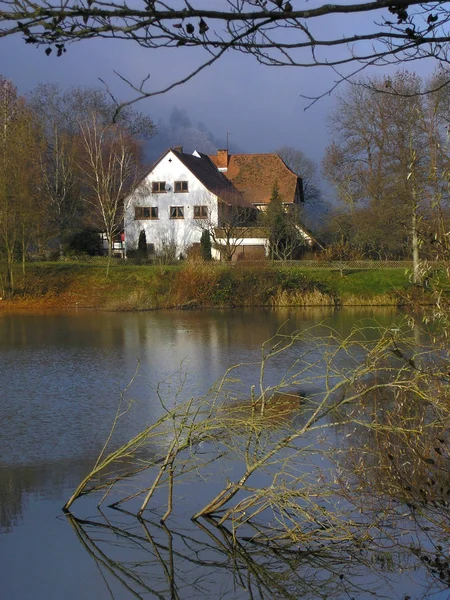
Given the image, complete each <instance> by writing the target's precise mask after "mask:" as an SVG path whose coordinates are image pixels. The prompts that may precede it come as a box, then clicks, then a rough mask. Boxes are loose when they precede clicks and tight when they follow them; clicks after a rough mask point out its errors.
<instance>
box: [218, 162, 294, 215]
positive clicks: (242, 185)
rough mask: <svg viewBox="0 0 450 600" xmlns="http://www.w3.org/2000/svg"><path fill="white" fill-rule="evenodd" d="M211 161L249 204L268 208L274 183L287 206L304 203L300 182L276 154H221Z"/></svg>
mask: <svg viewBox="0 0 450 600" xmlns="http://www.w3.org/2000/svg"><path fill="white" fill-rule="evenodd" d="M210 159H211V160H212V162H213V163H214V164H215V165H216V167H217V168H218V169H220V170H221V171H222V173H223V174H224V175H225V176H226V177H227V179H229V180H230V181H231V182H232V183H233V185H234V187H235V188H236V189H237V190H239V191H240V192H242V193H243V194H244V196H245V198H246V199H247V201H248V202H251V203H253V204H267V203H268V202H269V201H270V197H271V195H272V190H273V187H274V184H275V182H277V183H278V188H279V191H280V195H281V196H282V199H283V202H284V203H289V204H291V203H294V202H300V201H301V200H302V198H301V180H300V179H299V177H297V175H296V174H295V173H293V172H292V171H291V170H290V169H289V167H288V166H287V165H286V164H285V163H284V162H283V161H282V160H281V158H280V157H279V156H278V155H277V154H232V155H228V153H227V151H226V150H219V151H218V153H217V154H216V155H213V156H210ZM227 159H228V160H227ZM224 169H226V170H224Z"/></svg>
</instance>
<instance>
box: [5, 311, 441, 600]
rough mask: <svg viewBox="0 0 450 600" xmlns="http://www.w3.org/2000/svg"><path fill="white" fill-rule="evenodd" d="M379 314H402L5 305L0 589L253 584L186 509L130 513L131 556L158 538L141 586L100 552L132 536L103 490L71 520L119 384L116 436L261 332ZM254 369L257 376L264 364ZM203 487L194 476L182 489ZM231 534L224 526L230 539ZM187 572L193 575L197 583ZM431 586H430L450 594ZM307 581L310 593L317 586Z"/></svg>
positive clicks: (96, 591)
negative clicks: (177, 518)
mask: <svg viewBox="0 0 450 600" xmlns="http://www.w3.org/2000/svg"><path fill="white" fill-rule="evenodd" d="M373 316H375V317H376V319H377V321H378V323H380V324H381V325H383V326H390V325H391V324H392V326H395V322H396V320H398V319H400V318H401V315H399V314H398V313H396V312H393V311H390V310H384V311H377V312H376V313H375V315H374V314H373V313H372V312H368V311H361V310H355V311H339V312H333V311H331V310H297V309H295V310H294V309H292V310H288V309H285V310H236V311H198V312H197V311H194V312H187V311H170V312H169V311H167V312H166V311H158V312H151V313H94V312H76V313H63V314H54V313H43V314H26V313H24V314H22V313H6V312H0V377H1V379H0V382H1V385H0V448H1V455H0V598H1V599H2V600H3V599H6V600H40V599H46V600H53V599H55V600H56V599H62V598H64V599H66V600H72V599H80V598H82V599H86V600H91V599H92V600H94V599H95V600H102V599H107V598H115V599H116V600H128V598H135V597H139V598H141V597H142V598H150V597H159V598H183V599H186V598H197V597H198V598H203V597H204V598H208V597H217V598H219V597H224V598H241V597H242V598H247V597H250V596H248V595H247V593H244V592H243V591H242V587H239V586H237V585H234V584H233V582H231V583H230V577H231V576H230V572H229V556H228V555H227V554H226V552H225V551H223V548H222V550H221V552H218V551H217V544H216V545H215V546H214V549H211V548H210V549H209V550H208V548H207V547H208V544H209V545H210V546H211V535H217V534H211V532H208V531H200V530H198V528H195V527H194V530H193V529H192V526H191V529H186V523H184V522H183V523H177V522H175V523H171V524H170V525H169V526H170V530H166V529H165V528H163V527H161V526H160V525H159V523H158V519H157V518H156V517H155V523H154V524H153V525H152V528H150V527H149V526H148V525H147V526H145V524H139V523H136V520H135V519H130V521H129V523H126V522H125V526H124V522H123V521H122V523H121V531H123V529H124V527H125V529H126V530H127V531H128V532H129V534H130V538H129V539H128V540H127V544H126V560H128V561H131V562H132V561H133V560H136V561H142V556H141V555H138V550H139V552H142V547H143V545H144V543H148V540H149V539H150V538H151V540H152V544H153V545H151V548H153V550H151V551H150V550H149V549H148V548H147V547H146V548H147V549H146V550H145V552H147V559H146V560H145V561H143V567H142V573H141V574H139V577H142V581H144V580H145V582H146V585H147V588H146V591H145V592H140V593H141V595H138V594H137V592H136V591H133V589H132V587H130V585H129V582H128V583H127V581H125V580H122V581H121V578H120V577H117V576H112V575H111V568H110V565H109V567H108V563H107V562H105V564H103V567H102V563H101V561H100V562H99V560H94V559H93V558H92V548H93V547H94V548H96V547H97V546H96V544H95V541H94V542H93V540H97V541H99V540H101V542H102V543H105V542H111V543H112V544H113V547H115V546H116V547H117V549H119V548H120V547H123V546H124V540H123V537H121V536H122V533H117V532H114V529H111V528H110V529H102V528H101V525H99V524H98V523H99V519H98V513H97V509H96V502H95V501H94V500H92V499H89V498H88V499H86V500H83V499H82V500H81V501H80V506H81V509H78V508H76V509H75V512H77V511H79V510H81V516H82V517H83V519H84V520H85V521H86V522H85V523H82V524H80V523H74V522H72V523H71V522H70V520H68V519H67V518H66V517H65V516H64V515H63V514H62V511H61V507H62V505H63V504H64V502H65V501H66V500H67V498H68V497H69V495H70V494H71V492H72V491H73V489H74V487H75V486H76V484H77V483H79V481H80V480H81V479H82V477H83V476H84V475H85V474H86V473H87V472H88V471H89V468H90V467H91V466H92V464H93V462H95V459H96V457H97V455H98V453H99V451H100V449H101V448H102V445H103V443H104V441H105V439H106V437H107V435H108V432H109V430H110V427H111V423H112V421H113V419H114V415H115V413H116V410H117V407H118V403H119V401H120V399H121V394H122V392H123V391H124V390H126V392H125V397H126V400H127V402H129V401H131V408H130V410H129V412H128V413H127V415H126V417H125V418H124V419H122V420H121V421H120V425H119V428H118V431H117V441H124V440H126V439H128V438H130V437H132V436H133V435H134V434H135V433H136V432H137V431H139V430H140V429H142V428H143V427H144V426H145V425H146V424H148V423H150V422H151V421H152V420H153V419H155V418H156V417H158V416H159V415H160V414H161V413H162V411H163V409H162V406H161V401H160V397H162V398H163V400H164V402H167V404H168V405H170V404H171V403H173V401H174V398H176V397H177V395H178V399H179V400H180V399H187V398H189V397H191V396H196V397H198V396H199V395H201V394H203V393H206V392H207V391H208V389H209V388H210V386H211V385H212V384H213V383H214V382H215V381H216V380H217V378H219V377H220V376H221V375H222V374H223V373H224V371H225V370H226V369H227V368H228V367H230V366H231V365H234V364H237V363H244V362H245V363H250V362H252V361H257V360H258V359H259V357H260V354H261V344H263V343H264V342H265V341H266V340H268V339H269V338H271V337H272V336H273V335H274V334H275V333H276V332H277V331H280V329H281V330H282V331H284V332H289V331H294V330H303V329H307V328H309V327H311V326H312V325H315V324H317V323H320V322H322V321H323V320H326V322H327V324H328V325H330V326H332V327H334V328H335V329H336V330H337V331H339V332H340V333H342V334H345V333H346V332H348V331H350V329H351V327H352V325H353V324H354V323H355V322H356V321H359V320H361V319H368V318H371V317H373ZM282 362H283V361H282V359H281V358H280V360H279V362H278V363H276V362H275V364H274V366H273V367H271V369H272V372H270V371H269V372H268V375H267V376H268V378H269V379H270V377H273V378H274V379H276V376H277V370H278V369H280V370H282V369H283V368H285V365H283V364H282ZM252 369H253V367H251V366H249V369H248V381H246V382H245V383H246V385H247V384H248V388H249V386H250V385H251V384H252V383H253V381H252V378H253V377H254V376H256V375H257V371H256V370H252ZM195 493H196V490H195V489H187V490H186V495H187V496H189V495H192V494H194V495H195ZM199 493H200V492H199ZM108 518H110V519H113V517H108ZM123 518H124V519H125V521H126V518H127V517H126V516H124V517H123ZM147 529H151V531H147ZM229 542H230V541H229V540H225V539H222V541H221V544H223V545H225V547H226V545H227V544H228V543H229ZM92 544H94V546H92ZM173 545H175V546H176V547H177V552H176V553H175V556H178V559H177V560H178V562H177V569H179V571H180V573H182V574H183V575H182V576H181V579H180V581H181V582H182V583H181V584H180V585H179V586H178V587H177V589H176V590H175V589H173V587H171V584H169V583H168V581H169V580H170V579H171V578H170V577H168V573H170V570H171V569H172V570H173V569H174V565H173V556H174V554H173V552H172V551H170V550H171V548H172V547H173ZM155 548H156V549H158V551H157V552H156V550H155ZM89 549H90V551H91V552H90V551H89ZM172 549H173V548H172ZM118 552H119V550H118ZM135 552H136V556H135V554H134V553H135ZM119 554H120V552H119ZM119 554H118V555H117V556H119ZM113 555H114V553H113ZM100 556H102V554H101V553H100ZM155 557H156V558H155ZM120 559H121V560H122V559H123V552H122V554H120ZM105 560H106V559H105ZM118 560H119V558H118ZM171 561H172V562H171ZM144 565H145V566H144ZM309 568H310V567H309ZM188 574H194V575H195V577H194V579H195V580H196V582H197V583H196V585H195V586H193V584H192V581H191V580H190V579H189V576H188ZM199 581H201V585H200V584H199ZM401 581H402V586H401V589H399V588H398V587H395V585H394V587H393V588H392V589H390V588H386V589H385V590H384V593H385V595H386V597H389V598H404V597H405V596H406V595H407V592H408V594H409V593H410V594H411V598H414V597H415V596H414V588H415V585H416V583H417V582H412V581H411V577H410V576H408V577H407V578H406V579H405V581H403V580H401ZM135 583H136V582H135ZM141 583H142V582H141ZM317 583H318V582H317V581H316V582H315V584H317ZM397 584H398V581H397ZM397 584H396V585H397ZM149 590H150V591H149ZM199 590H204V594H203V595H201V592H200V591H199ZM214 590H215V591H214ZM432 592H433V594H434V595H433V597H434V598H439V599H441V598H444V597H447V596H446V595H442V593H438V592H437V591H436V590H432ZM305 593H306V592H305ZM308 594H309V595H310V597H312V598H314V593H312V595H311V589H309V590H308ZM317 597H319V596H317ZM338 597H339V595H338ZM342 597H343V598H344V597H346V596H345V594H344V592H343V593H342ZM361 597H362V596H361ZM421 597H422V596H421Z"/></svg>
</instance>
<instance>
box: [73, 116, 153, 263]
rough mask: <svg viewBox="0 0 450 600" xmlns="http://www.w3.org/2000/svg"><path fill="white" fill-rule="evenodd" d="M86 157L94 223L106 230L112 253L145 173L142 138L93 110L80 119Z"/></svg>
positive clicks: (85, 173)
mask: <svg viewBox="0 0 450 600" xmlns="http://www.w3.org/2000/svg"><path fill="white" fill-rule="evenodd" d="M80 132H81V139H82V144H83V149H84V160H83V161H82V162H81V164H80V169H81V172H82V175H83V178H84V182H85V185H86V190H85V194H86V200H87V202H88V204H89V206H90V207H91V215H92V220H93V223H94V224H95V225H96V227H98V228H99V230H100V231H104V232H105V234H106V238H107V241H108V256H109V257H111V256H112V254H113V247H114V238H115V237H116V236H117V234H118V233H119V231H120V230H121V229H122V228H123V205H124V201H125V198H126V197H127V195H128V194H129V193H130V190H131V189H132V188H133V187H134V186H135V185H136V183H137V180H138V178H139V176H140V174H141V161H140V148H139V142H138V141H137V140H136V139H134V138H133V136H131V135H130V134H129V133H128V132H126V131H124V130H122V129H121V128H120V127H119V126H117V125H114V124H109V125H104V124H102V123H101V122H100V120H99V118H98V115H96V114H95V113H93V114H91V115H90V116H89V118H88V119H85V120H84V121H83V122H81V123H80Z"/></svg>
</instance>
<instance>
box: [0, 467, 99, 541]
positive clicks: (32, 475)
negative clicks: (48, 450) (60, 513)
mask: <svg viewBox="0 0 450 600" xmlns="http://www.w3.org/2000/svg"><path fill="white" fill-rule="evenodd" d="M90 468H91V463H90V462H88V461H86V462H85V463H83V462H82V463H80V461H79V460H73V461H70V460H65V461H60V462H56V461H55V462H54V463H48V464H45V465H41V466H40V467H36V466H22V467H18V466H11V467H6V466H0V532H5V531H6V532H8V531H10V530H11V529H12V528H13V527H14V526H15V525H16V524H17V523H18V522H19V521H20V520H21V518H22V514H23V511H24V510H25V508H26V503H27V502H28V500H29V498H30V497H31V496H33V495H45V494H47V493H52V494H54V493H55V491H60V490H66V489H70V488H71V487H72V486H74V485H75V483H76V482H77V481H79V479H80V477H82V476H83V475H84V473H86V472H87V471H88V470H89V469H90Z"/></svg>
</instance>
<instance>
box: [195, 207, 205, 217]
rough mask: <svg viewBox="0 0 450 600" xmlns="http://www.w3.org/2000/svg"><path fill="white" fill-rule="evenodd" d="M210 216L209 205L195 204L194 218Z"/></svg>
mask: <svg viewBox="0 0 450 600" xmlns="http://www.w3.org/2000/svg"><path fill="white" fill-rule="evenodd" d="M207 218H208V207H207V206H194V219H207Z"/></svg>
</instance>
